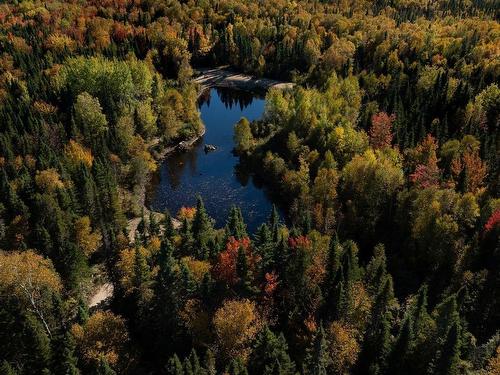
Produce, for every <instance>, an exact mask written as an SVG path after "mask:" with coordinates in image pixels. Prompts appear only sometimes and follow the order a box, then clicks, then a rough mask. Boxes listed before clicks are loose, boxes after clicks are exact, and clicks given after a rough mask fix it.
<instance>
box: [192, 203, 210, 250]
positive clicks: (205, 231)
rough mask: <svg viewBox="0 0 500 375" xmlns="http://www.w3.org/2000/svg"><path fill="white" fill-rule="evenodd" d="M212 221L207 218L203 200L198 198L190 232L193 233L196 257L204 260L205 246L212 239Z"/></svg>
mask: <svg viewBox="0 0 500 375" xmlns="http://www.w3.org/2000/svg"><path fill="white" fill-rule="evenodd" d="M212 225H213V224H212V220H211V219H210V217H209V216H208V213H207V210H206V209H205V205H204V204H203V200H202V199H201V197H200V196H198V198H197V203H196V214H195V215H194V218H193V223H192V226H191V230H192V233H193V238H194V243H195V246H196V251H197V252H198V254H197V255H198V257H200V258H202V259H205V258H207V256H208V248H207V244H208V242H209V241H210V239H211V237H212V231H213V226H212Z"/></svg>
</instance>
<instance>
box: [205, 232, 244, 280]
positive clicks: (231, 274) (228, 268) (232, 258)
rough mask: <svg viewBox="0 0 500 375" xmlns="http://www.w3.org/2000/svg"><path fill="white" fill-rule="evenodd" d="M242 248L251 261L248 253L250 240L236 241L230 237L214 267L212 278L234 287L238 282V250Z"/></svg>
mask: <svg viewBox="0 0 500 375" xmlns="http://www.w3.org/2000/svg"><path fill="white" fill-rule="evenodd" d="M240 247H241V248H243V250H244V251H245V253H246V255H247V257H248V258H249V260H252V254H251V252H250V239H249V238H248V237H245V238H243V239H241V240H237V239H236V238H234V237H230V238H229V241H228V242H227V244H226V250H224V251H223V252H221V253H220V254H219V257H218V259H217V264H216V265H215V267H214V277H215V278H216V279H218V280H220V281H224V282H226V283H227V284H229V285H234V284H236V283H237V282H238V275H237V274H236V262H237V260H238V250H239V249H240Z"/></svg>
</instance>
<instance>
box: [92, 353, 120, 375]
mask: <svg viewBox="0 0 500 375" xmlns="http://www.w3.org/2000/svg"><path fill="white" fill-rule="evenodd" d="M94 373H95V375H116V372H115V370H113V369H112V368H111V366H110V365H109V363H108V361H107V360H106V359H105V358H104V357H103V358H101V359H100V360H99V363H98V364H97V367H96V369H95V372H94Z"/></svg>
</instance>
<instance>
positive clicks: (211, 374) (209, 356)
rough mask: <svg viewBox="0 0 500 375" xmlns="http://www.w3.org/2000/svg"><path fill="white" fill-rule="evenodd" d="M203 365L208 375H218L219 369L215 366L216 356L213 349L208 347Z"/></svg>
mask: <svg viewBox="0 0 500 375" xmlns="http://www.w3.org/2000/svg"><path fill="white" fill-rule="evenodd" d="M203 367H204V368H205V371H206V375H216V374H217V369H216V367H215V356H214V353H213V352H212V350H210V349H207V351H206V353H205V358H204V360H203Z"/></svg>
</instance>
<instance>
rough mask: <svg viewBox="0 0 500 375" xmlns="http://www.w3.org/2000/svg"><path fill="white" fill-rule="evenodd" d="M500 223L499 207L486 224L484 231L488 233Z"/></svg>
mask: <svg viewBox="0 0 500 375" xmlns="http://www.w3.org/2000/svg"><path fill="white" fill-rule="evenodd" d="M499 225H500V209H497V210H496V211H495V212H493V213H492V214H491V216H490V218H489V219H488V221H487V222H486V224H484V232H485V233H488V232H489V231H491V230H492V229H493V228H495V227H497V226H499Z"/></svg>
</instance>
